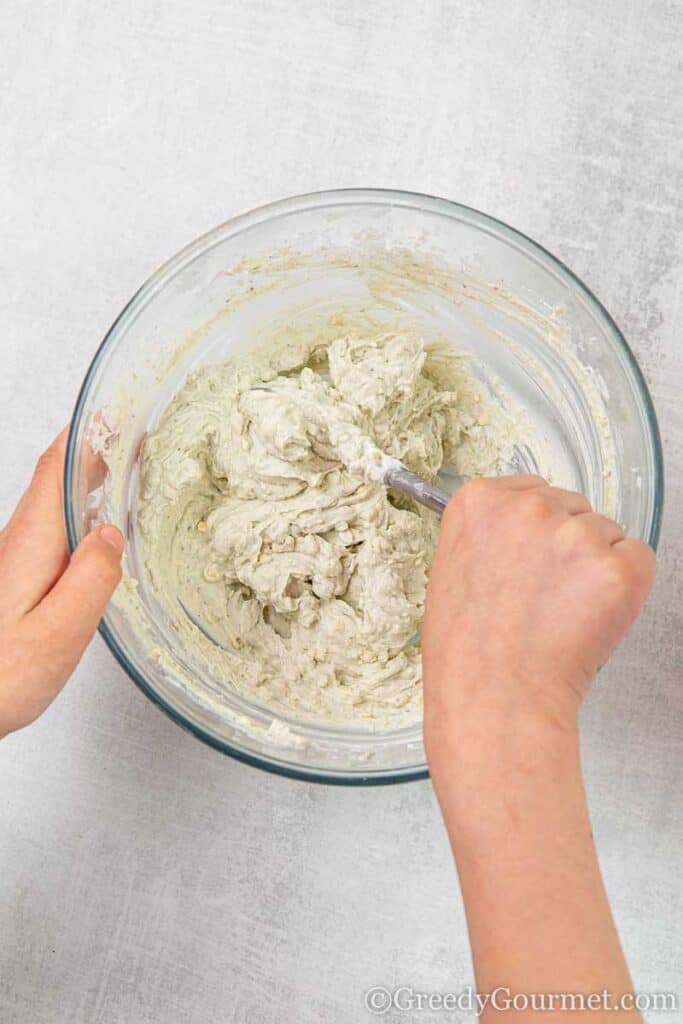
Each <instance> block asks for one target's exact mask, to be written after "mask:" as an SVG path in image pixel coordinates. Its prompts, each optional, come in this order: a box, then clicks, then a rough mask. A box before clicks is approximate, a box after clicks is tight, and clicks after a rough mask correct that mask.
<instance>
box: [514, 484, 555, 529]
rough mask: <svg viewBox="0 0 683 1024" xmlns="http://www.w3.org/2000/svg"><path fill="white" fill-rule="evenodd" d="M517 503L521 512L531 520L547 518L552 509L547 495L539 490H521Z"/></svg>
mask: <svg viewBox="0 0 683 1024" xmlns="http://www.w3.org/2000/svg"><path fill="white" fill-rule="evenodd" d="M519 505H520V508H521V511H522V512H523V514H524V515H525V516H526V517H527V519H529V520H531V521H532V522H539V521H542V520H544V519H547V518H548V517H549V516H550V515H551V514H552V511H553V508H552V505H551V503H550V501H549V500H548V497H547V495H544V494H543V493H542V492H540V491H523V492H522V493H521V494H520V495H519Z"/></svg>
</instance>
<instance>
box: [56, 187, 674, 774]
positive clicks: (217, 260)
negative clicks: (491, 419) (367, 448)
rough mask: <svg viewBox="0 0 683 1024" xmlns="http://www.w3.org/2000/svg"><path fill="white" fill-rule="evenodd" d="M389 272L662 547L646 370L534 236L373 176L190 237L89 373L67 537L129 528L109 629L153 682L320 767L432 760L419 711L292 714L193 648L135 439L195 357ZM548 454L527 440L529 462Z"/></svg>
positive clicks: (365, 297) (584, 477) (133, 667)
mask: <svg viewBox="0 0 683 1024" xmlns="http://www.w3.org/2000/svg"><path fill="white" fill-rule="evenodd" d="M380 278H381V279H382V281H383V284H384V287H383V296H384V298H383V301H385V302H388V303H389V305H391V306H392V308H393V309H394V310H397V311H399V312H401V313H409V314H410V317H411V318H412V322H417V323H418V324H419V326H420V329H421V330H423V331H424V334H425V336H426V337H429V336H433V335H435V334H438V333H440V334H443V335H445V336H446V337H448V338H451V339H454V340H455V341H456V343H457V346H458V348H459V349H460V350H462V351H464V352H466V353H469V354H471V356H472V359H473V365H474V366H475V367H476V372H477V374H478V376H479V377H480V379H481V380H482V382H484V383H485V384H486V385H487V386H489V387H490V388H491V389H493V390H495V388H496V386H497V382H502V384H503V386H504V389H505V391H506V393H507V394H508V395H509V396H511V398H512V399H514V400H515V401H516V402H517V403H518V404H519V405H521V406H522V407H523V408H524V409H525V411H526V412H527V414H528V416H529V418H530V420H531V421H533V423H534V425H535V427H536V429H537V432H538V434H539V436H542V437H543V439H544V442H545V443H546V444H547V446H548V449H549V450H550V451H552V454H553V459H554V462H555V464H556V465H557V467H558V478H559V479H558V482H561V483H562V484H563V485H564V486H568V487H572V488H574V489H576V490H580V491H583V492H584V493H585V494H587V495H588V497H589V498H590V499H591V501H592V503H593V505H594V507H596V508H597V509H601V510H604V511H607V512H609V513H611V514H613V515H614V516H615V517H616V518H617V519H618V520H619V521H620V522H621V523H622V524H623V525H624V526H625V527H626V529H627V531H628V533H629V534H630V535H631V536H635V537H640V538H643V539H644V540H647V541H649V543H650V544H651V545H653V546H655V545H656V543H657V538H658V534H659V523H660V517H661V510H662V495H663V480H662V459H661V448H660V441H659V434H658V429H657V422H656V419H655V414H654V411H653V408H652V403H651V400H650V396H649V394H648V391H647V388H646V385H645V382H644V380H643V377H642V374H641V372H640V370H639V368H638V365H637V363H636V361H635V359H634V357H633V355H632V353H631V351H630V349H629V348H628V346H627V344H626V342H625V340H624V338H623V336H622V334H621V333H620V331H619V329H618V327H617V326H616V324H615V323H614V321H613V320H612V319H611V317H610V316H609V314H608V313H607V312H606V311H605V309H604V308H603V307H602V306H601V304H600V303H599V302H598V301H597V299H596V298H595V297H594V296H593V295H592V294H591V293H590V291H589V290H588V289H587V288H586V286H585V285H584V284H582V282H581V281H579V280H578V278H576V277H575V276H574V275H573V274H572V273H571V271H569V270H568V269H567V268H566V267H564V266H563V265H562V264H561V263H560V262H559V261H558V260H556V259H555V258H554V257H553V256H551V255H550V254H549V253H548V252H546V251H545V250H544V249H543V248H541V246H539V245H537V244H536V243H535V242H532V241H531V240H530V239H528V238H526V237H524V236H523V235H521V234H519V233H518V232H516V231H514V230H512V228H509V227H507V226H506V225H505V224H502V223H501V222H500V221H497V220H495V219H493V218H491V217H488V216H485V215H484V214H482V213H478V212H477V211H475V210H471V209H469V208H467V207H464V206H459V205H458V204H456V203H451V202H447V201H446V200H443V199H437V198H433V197H429V196H424V195H416V194H412V193H408V192H390V191H383V190H371V189H363V190H349V191H339V192H323V193H316V194H312V195H307V196H301V197H298V198H294V199H286V200H283V201H281V202H277V203H273V204H271V205H269V206H265V207H262V208H261V209H258V210H254V211H253V212H251V213H248V214H245V215H244V216H241V217H237V218H235V219H234V220H231V221H228V222H227V223H226V224H223V225H221V226H220V227H218V228H216V229H215V230H214V231H211V232H210V233H209V234H207V235H205V236H204V237H203V238H200V239H198V240H197V241H195V242H193V243H192V244H191V245H189V246H187V248H185V249H183V251H182V252H180V253H178V255H176V256H174V257H173V259H171V260H170V261H169V262H168V263H166V265H165V266H163V267H161V269H160V270H158V271H157V272H156V273H155V274H154V275H153V276H152V277H151V278H150V279H149V281H147V283H146V284H144V285H143V286H142V288H141V289H140V291H139V292H138V293H137V294H136V295H135V296H134V297H133V298H132V299H131V301H130V302H129V303H128V305H127V306H126V307H125V309H124V310H123V312H122V313H121V314H120V316H119V317H118V319H117V320H116V322H115V323H114V324H113V326H112V327H111V329H110V330H109V332H108V333H107V335H106V337H105V339H104V341H103V342H102V344H101V346H100V348H99V350H98V351H97V353H96V355H95V358H94V360H93V362H92V365H91V366H90V369H89V370H88V373H87V375H86V377H85V381H84V382H83V386H82V388H81V391H80V394H79V396H78V401H77V404H76V409H75V413H74V417H73V422H72V426H71V432H70V436H69V443H68V450H67V457H66V469H65V507H66V522H67V532H68V538H69V543H70V545H71V547H72V548H74V547H75V546H76V545H77V544H78V542H79V541H80V540H81V539H82V537H83V536H84V534H85V533H86V532H87V530H88V529H89V528H90V526H91V525H92V524H93V523H96V522H101V521H105V520H112V521H114V522H115V523H116V524H117V525H118V526H119V527H121V528H122V529H123V530H124V533H125V534H126V538H127V549H126V559H127V563H126V564H127V568H128V571H129V572H131V573H133V574H134V575H136V576H137V577H138V578H139V585H138V587H137V613H136V614H135V615H134V614H132V613H131V610H130V606H129V605H127V604H126V603H125V602H120V601H114V602H112V603H111V604H110V606H109V608H108V609H107V612H106V614H105V616H104V618H103V620H102V622H101V625H100V631H101V633H102V635H103V637H104V639H105V640H106V642H107V644H108V645H109V647H110V648H111V650H112V651H113V653H114V655H115V656H116V658H117V659H118V661H119V662H120V664H121V665H122V666H123V668H124V669H125V670H126V671H127V672H128V674H129V675H130V676H131V678H132V679H133V680H134V681H135V682H136V683H137V685H138V686H139V687H140V688H141V689H142V690H143V691H144V692H145V693H146V694H147V696H148V697H150V699H151V700H153V701H154V702H155V703H157V704H158V705H159V706H160V707H162V708H163V709H164V710H165V711H166V712H167V713H168V714H169V715H170V716H171V718H173V719H174V720H175V721H176V722H177V723H178V724H179V725H181V726H183V727H185V728H186V729H189V730H190V731H191V732H193V733H194V734H195V735H196V736H198V737H199V738H200V739H202V740H203V741H204V742H206V743H208V744H210V745H211V746H213V747H215V748H217V749H218V750H222V751H223V752H225V753H227V754H231V755H232V756H234V757H236V758H239V759H240V760H242V761H245V762H247V763H249V764H253V765H257V766H259V767H262V768H267V769H270V770H272V771H275V772H280V773H281V774H284V775H289V776H293V777H297V778H303V779H308V780H312V781H324V782H331V783H346V784H354V783H355V784H363V783H386V782H401V781H405V780H410V779H417V778H423V777H425V776H426V775H427V768H426V764H425V756H424V750H423V746H422V740H421V727H420V724H419V723H414V724H412V725H409V726H404V727H401V728H395V729H377V730H374V731H373V730H370V729H362V728H358V727H356V728H352V727H347V726H344V727H341V726H335V725H329V724H322V723H320V722H316V721H311V720H294V719H288V718H286V717H285V716H283V715H278V714H274V713H273V712H271V711H270V710H269V709H268V708H267V707H262V706H257V705H256V704H253V703H250V702H249V701H247V700H245V699H243V698H242V697H240V696H239V695H238V694H237V693H236V692H235V693H233V692H226V691H225V687H222V688H221V687H219V686H217V684H216V682H215V681H214V680H212V679H211V678H209V677H208V676H207V674H206V672H202V671H200V670H198V668H197V666H196V665H194V666H193V663H192V654H191V652H188V651H186V650H183V649H182V648H181V646H180V641H179V640H178V637H177V634H175V633H174V631H173V630H172V629H170V628H169V624H168V622H166V621H164V615H163V614H162V613H160V610H159V607H158V605H157V604H156V602H155V600H154V594H153V593H152V592H151V587H150V584H149V582H148V581H146V579H145V574H144V567H141V566H140V564H139V561H138V556H139V549H138V545H139V540H138V537H137V533H136V527H135V502H136V487H137V468H138V464H137V454H138V450H139V446H140V441H141V439H142V438H143V437H144V434H145V432H146V431H148V430H149V429H150V428H151V427H153V426H154V424H155V423H156V421H157V420H158V417H159V415H160V413H161V411H162V410H163V409H164V408H165V406H166V405H167V404H168V401H169V400H170V397H171V396H172V395H173V394H174V393H175V392H176V391H177V390H178V388H179V387H180V386H181V384H182V382H183V380H184V378H185V376H186V374H187V373H188V371H189V370H190V369H191V368H193V367H197V366H198V365H200V364H204V363H216V362H219V361H220V360H221V359H222V358H225V357H227V356H228V355H230V354H233V353H234V352H237V351H240V350H243V349H244V348H245V347H248V346H249V345H251V344H253V343H254V338H255V337H256V335H257V334H258V331H259V329H260V328H261V326H262V325H263V324H264V323H274V322H282V321H283V320H284V321H287V322H291V323H297V322H302V321H303V320H305V319H306V318H307V317H308V316H309V315H310V313H311V311H312V310H317V311H320V310H322V311H324V310H326V309H329V310H332V309H334V307H335V306H337V307H339V306H342V307H345V306H349V307H353V308H358V307H359V306H360V307H362V308H372V307H373V304H376V303H377V302H379V301H380V300H379V299H378V295H379V292H380V291H381V289H379V288H378V284H377V282H378V280H379V279H380ZM387 296H388V298H387ZM108 432H109V433H110V434H111V435H112V436H114V437H115V438H117V445H118V453H117V456H116V459H117V467H116V469H115V470H114V469H111V472H110V473H109V474H108V478H106V479H105V481H104V485H103V484H102V481H101V473H100V474H99V477H100V479H98V475H97V474H95V477H94V479H93V473H92V463H93V456H92V448H93V443H94V442H93V438H96V437H100V438H101V437H102V436H106V435H107V433H108ZM110 465H111V463H110ZM537 466H538V464H537V461H536V459H535V455H534V452H533V451H531V450H527V449H526V448H525V447H524V446H520V447H519V449H517V451H516V455H515V465H514V466H513V467H512V468H513V470H515V469H516V470H519V471H522V472H528V471H532V472H533V471H534V470H535V469H536V468H537ZM114 475H116V476H117V479H116V481H113V479H109V477H111V478H113V476H114Z"/></svg>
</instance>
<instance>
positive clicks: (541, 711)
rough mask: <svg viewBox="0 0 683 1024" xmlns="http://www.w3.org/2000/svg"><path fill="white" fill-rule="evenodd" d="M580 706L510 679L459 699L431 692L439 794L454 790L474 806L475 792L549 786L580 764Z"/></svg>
mask: <svg viewBox="0 0 683 1024" xmlns="http://www.w3.org/2000/svg"><path fill="white" fill-rule="evenodd" d="M578 707H579V702H578V699H577V700H575V701H571V700H567V701H564V700H563V701H559V702H558V701H555V700H548V699H546V697H545V696H544V695H541V694H535V695H534V699H533V700H529V699H520V698H519V696H518V694H516V693H515V691H514V688H511V687H510V688H509V687H503V686H501V687H500V690H499V692H497V693H495V694H494V695H493V696H489V695H486V696H481V697H480V698H478V699H469V700H463V699H459V700H457V701H454V700H444V699H443V698H442V697H440V696H439V694H438V693H434V692H427V694H426V696H425V714H424V740H425V749H426V752H427V759H428V763H429V769H430V774H431V776H432V780H433V782H434V785H435V787H436V788H437V791H438V792H439V798H440V799H441V794H442V793H443V792H447V793H448V794H449V798H450V799H453V800H454V801H455V804H456V805H458V806H460V805H462V806H463V808H464V809H467V808H469V809H470V810H471V807H470V802H471V799H472V798H475V799H482V798H484V799H486V798H487V794H489V793H491V792H492V791H496V790H497V791H500V790H501V788H502V787H505V788H506V789H509V788H511V787H513V788H514V787H517V786H519V785H525V786H527V787H529V786H534V785H545V784H546V782H549V781H550V780H552V779H555V778H557V777H559V776H561V775H563V774H566V773H567V772H568V771H570V770H571V768H572V766H576V768H577V769H579V763H580V762H579V730H578ZM579 770H580V769H579Z"/></svg>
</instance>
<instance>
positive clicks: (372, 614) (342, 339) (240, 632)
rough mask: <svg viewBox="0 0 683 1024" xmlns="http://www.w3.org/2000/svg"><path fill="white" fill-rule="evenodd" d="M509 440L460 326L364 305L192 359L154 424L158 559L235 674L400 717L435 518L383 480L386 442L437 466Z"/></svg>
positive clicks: (416, 686)
mask: <svg viewBox="0 0 683 1024" xmlns="http://www.w3.org/2000/svg"><path fill="white" fill-rule="evenodd" d="M510 444H511V440H510V424H509V421H508V419H507V418H506V417H505V416H504V415H503V414H502V412H500V411H499V410H497V409H494V407H493V403H491V401H490V399H487V398H485V397H484V396H483V395H482V392H481V389H480V386H479V385H478V384H477V383H476V382H475V381H474V380H473V378H472V377H471V376H470V373H469V370H468V367H467V364H466V362H465V361H464V360H463V359H462V358H460V357H459V356H457V354H455V353H454V350H453V348H452V346H450V345H447V344H446V343H444V342H441V343H439V342H436V343H432V344H431V345H429V346H428V345H425V343H424V341H423V340H422V338H421V337H419V336H418V335H416V334H413V333H411V332H410V331H406V330H404V331H401V330H398V329H397V330H390V329H388V328H387V326H386V325H385V324H381V323H376V322H373V321H372V320H370V319H367V320H363V319H362V318H361V319H360V320H358V319H356V320H355V321H354V322H353V324H352V327H350V326H349V324H346V323H344V321H343V319H342V318H339V322H338V323H337V322H335V320H334V319H333V320H332V321H328V322H326V324H325V325H323V326H322V327H321V329H320V330H319V331H318V332H308V334H307V335H306V336H305V337H292V336H290V337H289V338H284V339H283V338H282V337H280V338H279V339H278V340H277V341H274V342H273V343H272V344H271V345H266V346H264V347H262V348H260V349H259V350H257V351H255V352H252V353H249V354H248V355H241V356H237V357H234V358H231V359H229V360H227V361H226V362H224V363H222V364H221V365H218V366H213V367H208V368H204V369H202V370H200V371H198V372H196V373H194V374H193V375H191V376H190V377H189V378H188V379H187V381H186V382H185V385H184V386H183V388H182V389H181V390H180V391H179V393H178V394H177V395H176V397H175V399H174V400H173V401H172V403H171V404H170V405H169V407H168V408H167V409H166V411H165V412H164V414H163V416H162V417H161V421H160V423H159V426H158V428H157V429H156V430H155V431H154V432H153V433H152V434H150V435H149V437H148V438H147V440H146V442H145V445H144V451H143V454H142V461H141V491H140V501H139V512H138V526H139V531H140V536H141V540H142V548H143V554H144V560H145V563H146V569H147V571H148V572H149V574H150V576H151V579H152V582H153V584H154V586H155V589H156V592H157V594H158V595H159V596H160V599H161V600H162V601H163V602H164V604H165V606H166V608H167V610H168V612H169V613H170V615H171V617H172V619H173V621H174V623H175V625H176V628H177V629H178V630H180V631H181V633H182V634H183V638H184V642H185V644H186V647H187V648H188V649H191V650H192V651H193V653H194V654H195V655H196V656H197V657H198V658H199V660H200V661H201V662H203V664H204V666H205V667H206V668H208V669H209V671H210V672H211V673H212V674H213V676H214V677H215V678H217V679H218V680H219V681H221V682H223V683H225V684H226V685H229V686H232V687H235V688H236V689H237V690H238V691H239V692H240V693H242V694H243V695H245V696H247V697H249V698H251V699H254V700H257V701H258V702H260V703H264V704H267V705H270V706H274V707H276V708H277V709H278V710H280V711H283V710H284V711H285V712H288V713H291V714H294V715H297V716H301V715H304V716H309V717H315V718H318V719H323V720H329V721H336V722H340V721H343V722H357V723H358V724H375V725H378V724H382V725H385V724H388V723H392V724H401V723H403V722H406V721H409V720H411V719H414V718H415V717H417V716H419V713H420V708H421V667H420V649H419V644H418V643H417V642H416V640H415V637H416V633H417V631H418V629H419V625H420V621H421V618H422V612H423V605H424V598H425V586H426V581H427V573H428V570H429V566H430V562H431V558H432V553H433V551H434V546H435V541H436V535H437V530H438V520H437V518H436V516H435V515H434V513H433V512H430V511H428V510H426V509H423V508H421V507H418V506H416V505H414V504H412V503H410V502H407V501H405V500H401V499H399V498H398V497H397V496H396V495H393V494H391V493H388V492H387V490H386V488H385V487H384V486H383V485H382V484H381V483H379V482H377V465H378V461H379V459H380V458H381V452H385V453H387V454H388V455H390V456H393V457H395V458H398V459H400V460H401V461H403V462H404V463H405V464H406V465H407V466H408V467H409V468H410V469H412V470H414V471H415V472H417V473H420V474H421V475H423V476H426V477H428V478H430V479H433V478H434V477H435V476H436V474H437V472H438V471H439V469H440V468H441V466H442V464H444V463H446V464H448V465H449V466H452V467H453V469H454V470H455V471H456V472H462V473H466V474H478V473H485V472H495V471H497V470H499V469H500V468H501V466H502V465H503V463H504V462H505V460H506V458H507V457H508V449H509V446H510ZM182 606H184V607H185V609H187V611H188V612H189V616H188V615H186V614H185V612H184V611H183V608H182ZM192 620H194V621H192ZM200 626H201V629H200V628H199V627H200ZM208 637H210V638H212V639H208Z"/></svg>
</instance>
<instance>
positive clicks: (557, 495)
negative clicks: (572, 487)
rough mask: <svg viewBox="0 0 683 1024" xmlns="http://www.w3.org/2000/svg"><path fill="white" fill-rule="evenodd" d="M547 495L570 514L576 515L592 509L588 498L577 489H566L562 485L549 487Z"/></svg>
mask: <svg viewBox="0 0 683 1024" xmlns="http://www.w3.org/2000/svg"><path fill="white" fill-rule="evenodd" d="M548 495H549V497H551V498H553V499H554V500H555V501H556V502H557V503H558V504H559V505H560V506H561V507H562V508H563V509H564V511H565V512H568V513H569V515H570V516H578V515H581V514H582V513H586V512H592V511H593V506H592V505H591V503H590V501H589V500H588V498H587V497H586V496H585V494H579V492H578V491H566V490H565V489H564V488H563V487H549V488H548Z"/></svg>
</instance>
